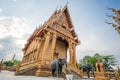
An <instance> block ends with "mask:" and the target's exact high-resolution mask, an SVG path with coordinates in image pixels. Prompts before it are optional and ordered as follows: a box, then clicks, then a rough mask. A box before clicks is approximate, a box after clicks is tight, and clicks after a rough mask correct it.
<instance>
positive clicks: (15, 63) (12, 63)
mask: <svg viewBox="0 0 120 80" xmlns="http://www.w3.org/2000/svg"><path fill="white" fill-rule="evenodd" d="M20 62H21V61H19V60H14V61H4V62H3V64H4V65H5V66H17V65H18V64H19V63H20Z"/></svg>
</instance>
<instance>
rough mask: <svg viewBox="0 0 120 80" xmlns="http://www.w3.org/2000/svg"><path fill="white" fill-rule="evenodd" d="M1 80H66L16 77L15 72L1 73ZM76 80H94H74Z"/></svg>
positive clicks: (60, 79) (61, 79)
mask: <svg viewBox="0 0 120 80" xmlns="http://www.w3.org/2000/svg"><path fill="white" fill-rule="evenodd" d="M0 80H64V79H63V78H59V79H58V78H56V77H37V76H23V75H19V76H15V75H14V72H10V71H1V72H0ZM74 80H92V79H74Z"/></svg>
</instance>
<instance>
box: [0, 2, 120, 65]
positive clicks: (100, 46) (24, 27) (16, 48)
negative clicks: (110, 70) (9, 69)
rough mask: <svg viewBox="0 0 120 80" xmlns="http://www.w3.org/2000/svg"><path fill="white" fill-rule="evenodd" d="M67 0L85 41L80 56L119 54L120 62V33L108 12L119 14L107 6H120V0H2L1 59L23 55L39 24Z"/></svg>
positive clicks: (78, 54)
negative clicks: (109, 23) (25, 46)
mask: <svg viewBox="0 0 120 80" xmlns="http://www.w3.org/2000/svg"><path fill="white" fill-rule="evenodd" d="M67 1H68V8H69V12H70V16H71V18H72V22H73V25H74V28H75V31H76V33H77V34H78V37H79V39H80V41H81V45H79V46H78V47H77V50H76V52H77V60H79V59H82V58H83V57H84V56H85V55H94V54H95V53H100V54H101V55H108V54H109V55H115V57H116V58H117V60H118V61H119V62H120V59H119V57H120V55H119V54H120V35H119V34H118V33H117V31H115V30H114V28H113V27H112V26H111V25H108V24H106V23H105V21H106V20H107V21H108V22H114V20H112V18H108V17H107V16H106V13H107V14H110V15H115V14H114V13H113V12H112V11H109V10H107V6H109V7H112V8H116V9H119V8H120V5H119V4H120V0H51V1H50V0H0V35H1V36H0V59H2V58H3V59H4V60H10V59H11V58H12V56H13V55H14V54H16V58H17V59H22V56H23V54H22V52H21V49H22V48H23V47H24V44H25V43H26V40H27V39H28V38H29V36H30V35H31V34H32V32H33V31H34V30H35V28H36V27H38V26H39V25H41V24H43V23H44V21H47V20H48V18H49V17H50V16H51V15H52V13H53V12H54V11H55V10H56V9H59V8H63V7H64V5H65V4H66V2H67ZM114 23H115V22H114ZM119 64H120V63H119Z"/></svg>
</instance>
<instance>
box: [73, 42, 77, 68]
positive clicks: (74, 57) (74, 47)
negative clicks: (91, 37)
mask: <svg viewBox="0 0 120 80" xmlns="http://www.w3.org/2000/svg"><path fill="white" fill-rule="evenodd" d="M73 61H74V65H75V66H76V63H77V61H76V45H75V44H73Z"/></svg>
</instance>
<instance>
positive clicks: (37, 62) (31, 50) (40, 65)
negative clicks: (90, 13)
mask: <svg viewBox="0 0 120 80" xmlns="http://www.w3.org/2000/svg"><path fill="white" fill-rule="evenodd" d="M79 44H80V41H79V40H78V37H77V34H76V33H75V30H74V27H73V24H72V21H71V17H70V13H69V10H68V7H67V5H65V6H64V8H63V9H59V10H55V11H54V13H53V14H52V16H51V17H50V18H49V19H48V21H46V22H45V23H44V24H43V25H41V26H39V27H38V28H36V30H35V31H34V32H33V34H32V35H31V36H30V38H29V39H28V40H27V44H26V45H25V47H24V49H23V55H24V56H23V59H22V62H21V64H20V65H18V67H17V68H16V74H23V75H28V74H30V75H31V74H32V75H36V76H49V75H51V73H50V63H51V61H53V60H54V59H56V58H68V57H67V55H68V54H69V63H68V64H69V66H68V67H69V69H70V70H72V71H73V72H74V73H76V74H79V75H81V73H80V71H79V69H78V67H77V61H76V46H77V45H79Z"/></svg>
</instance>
